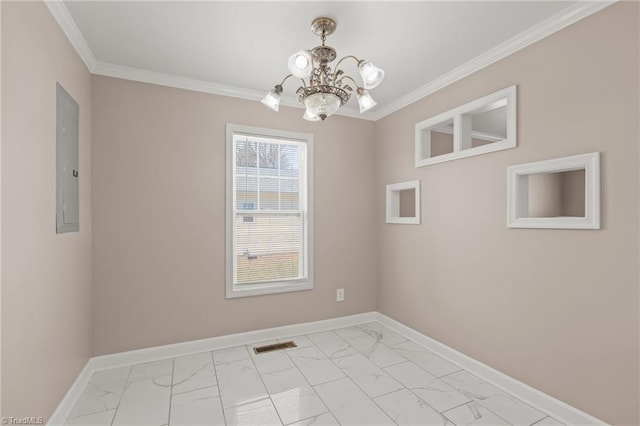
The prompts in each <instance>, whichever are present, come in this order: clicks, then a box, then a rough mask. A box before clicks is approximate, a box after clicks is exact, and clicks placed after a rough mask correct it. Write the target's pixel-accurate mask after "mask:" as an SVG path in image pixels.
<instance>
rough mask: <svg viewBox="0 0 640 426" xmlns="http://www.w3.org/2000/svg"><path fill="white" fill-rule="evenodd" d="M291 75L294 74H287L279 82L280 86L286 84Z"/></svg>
mask: <svg viewBox="0 0 640 426" xmlns="http://www.w3.org/2000/svg"><path fill="white" fill-rule="evenodd" d="M289 77H293V74H289V75H288V76H286V77H285V78H283V79H282V82H281V83H280V84H279V86H282V85H283V84H284V82H285V81H287V79H288V78H289Z"/></svg>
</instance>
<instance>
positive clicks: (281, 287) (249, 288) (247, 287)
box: [227, 280, 313, 299]
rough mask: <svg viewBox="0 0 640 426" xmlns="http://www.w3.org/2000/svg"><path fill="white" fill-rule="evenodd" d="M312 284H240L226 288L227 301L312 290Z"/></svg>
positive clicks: (307, 282)
mask: <svg viewBox="0 0 640 426" xmlns="http://www.w3.org/2000/svg"><path fill="white" fill-rule="evenodd" d="M312 289H313V282H312V281H311V280H305V281H281V282H274V283H269V284H240V285H233V286H227V299H235V298H237V297H249V296H262V295H265V294H276V293H289V292H293V291H304V290H312Z"/></svg>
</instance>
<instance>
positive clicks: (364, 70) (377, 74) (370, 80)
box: [358, 61, 384, 89]
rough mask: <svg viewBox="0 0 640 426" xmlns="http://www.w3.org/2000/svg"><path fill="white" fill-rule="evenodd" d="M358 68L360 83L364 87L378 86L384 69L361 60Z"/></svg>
mask: <svg viewBox="0 0 640 426" xmlns="http://www.w3.org/2000/svg"><path fill="white" fill-rule="evenodd" d="M358 70H359V71H360V77H362V83H363V84H364V88H365V89H373V88H375V87H378V85H379V84H380V83H382V80H383V79H384V71H382V70H381V69H380V68H378V67H376V66H375V65H373V64H372V63H371V62H369V61H361V62H360V64H359V65H358Z"/></svg>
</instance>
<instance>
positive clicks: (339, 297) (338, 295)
mask: <svg viewBox="0 0 640 426" xmlns="http://www.w3.org/2000/svg"><path fill="white" fill-rule="evenodd" d="M336 301H338V302H344V288H339V289H338V291H336Z"/></svg>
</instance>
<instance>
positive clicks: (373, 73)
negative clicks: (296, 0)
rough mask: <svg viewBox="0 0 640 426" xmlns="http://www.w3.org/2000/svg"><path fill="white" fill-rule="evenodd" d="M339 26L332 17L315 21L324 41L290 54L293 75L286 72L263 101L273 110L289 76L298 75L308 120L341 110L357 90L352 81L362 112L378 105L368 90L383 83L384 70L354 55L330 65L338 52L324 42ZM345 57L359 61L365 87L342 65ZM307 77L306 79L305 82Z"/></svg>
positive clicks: (318, 118) (298, 91)
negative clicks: (345, 70)
mask: <svg viewBox="0 0 640 426" xmlns="http://www.w3.org/2000/svg"><path fill="white" fill-rule="evenodd" d="M336 26H337V24H336V22H335V21H334V20H333V19H331V18H326V17H320V18H316V19H314V20H313V22H312V23H311V31H312V32H313V33H314V34H316V35H317V36H319V37H320V40H321V41H322V44H321V45H320V46H317V47H314V48H313V49H311V50H301V51H299V52H296V53H294V54H293V55H291V57H290V58H289V63H288V66H289V71H290V72H291V74H289V75H287V76H286V77H285V78H284V79H283V80H282V82H281V83H280V84H276V85H275V86H274V88H273V89H272V90H271V91H270V92H269V93H267V96H265V97H264V99H263V100H262V103H263V104H265V105H266V106H268V107H269V108H271V109H272V110H274V111H278V109H279V107H280V98H281V96H282V85H283V84H284V82H285V81H287V79H288V78H289V77H296V78H299V79H300V80H301V81H302V86H300V87H299V88H298V90H297V91H296V93H297V95H298V102H300V103H301V104H303V105H304V106H305V108H306V111H305V113H304V116H303V118H304V119H305V120H309V121H319V120H322V121H324V120H325V119H326V118H327V117H329V116H330V115H332V114H334V113H335V112H336V111H338V110H339V109H340V107H341V106H343V105H344V104H346V103H347V101H349V98H350V97H351V93H352V92H353V90H354V88H353V87H351V86H350V85H349V84H348V83H349V82H351V83H353V84H354V86H355V91H356V96H357V98H358V105H359V106H360V112H361V113H363V112H365V111H368V110H370V109H371V108H373V107H374V106H376V101H374V100H373V98H372V97H371V95H369V92H368V91H367V89H373V88H375V87H377V86H378V85H379V84H380V83H381V82H382V79H383V78H384V71H382V70H381V69H380V68H378V67H376V66H375V65H373V64H372V63H371V62H369V61H365V60H363V59H358V58H357V57H355V56H353V55H348V56H345V57H343V58H342V59H340V60H339V61H338V63H337V64H336V66H335V67H334V68H333V69H332V68H331V67H330V66H329V64H330V63H331V62H333V61H334V60H335V59H336V57H337V55H336V50H335V49H334V48H333V47H330V46H326V45H325V40H326V38H327V36H329V35H331V34H333V33H334V32H335V30H336ZM345 59H354V60H355V61H356V62H357V65H358V71H359V72H360V77H361V79H362V86H360V85H359V84H358V83H357V82H356V81H355V80H354V79H353V78H351V77H350V76H348V75H346V74H345V73H344V71H343V70H342V69H340V68H339V67H340V64H341V63H342V61H344V60H345ZM305 79H307V80H306V81H305Z"/></svg>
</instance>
